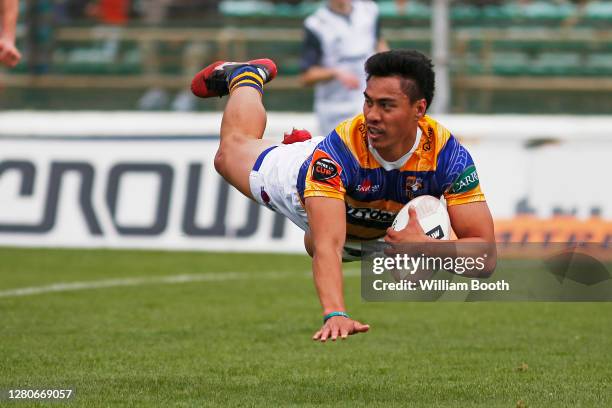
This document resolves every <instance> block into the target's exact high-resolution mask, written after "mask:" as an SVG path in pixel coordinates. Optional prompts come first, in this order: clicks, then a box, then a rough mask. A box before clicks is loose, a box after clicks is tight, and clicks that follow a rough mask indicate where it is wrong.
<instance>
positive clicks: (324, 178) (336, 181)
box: [311, 149, 342, 186]
mask: <svg viewBox="0 0 612 408" xmlns="http://www.w3.org/2000/svg"><path fill="white" fill-rule="evenodd" d="M311 171H312V173H311V177H312V181H315V182H317V183H324V184H329V185H330V186H339V185H340V184H341V181H340V174H341V173H342V167H340V165H339V164H338V163H336V162H335V161H334V160H333V159H332V158H331V157H329V156H328V155H327V153H325V152H324V151H322V150H318V149H317V150H316V151H315V152H314V154H313V156H312V170H311Z"/></svg>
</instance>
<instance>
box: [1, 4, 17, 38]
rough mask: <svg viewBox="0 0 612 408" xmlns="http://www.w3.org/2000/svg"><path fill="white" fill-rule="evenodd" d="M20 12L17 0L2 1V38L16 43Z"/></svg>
mask: <svg viewBox="0 0 612 408" xmlns="http://www.w3.org/2000/svg"><path fill="white" fill-rule="evenodd" d="M18 11H19V7H18V4H17V0H0V17H1V18H0V29H1V30H2V31H0V38H3V39H6V40H9V41H11V42H14V41H15V27H16V25H17V14H18Z"/></svg>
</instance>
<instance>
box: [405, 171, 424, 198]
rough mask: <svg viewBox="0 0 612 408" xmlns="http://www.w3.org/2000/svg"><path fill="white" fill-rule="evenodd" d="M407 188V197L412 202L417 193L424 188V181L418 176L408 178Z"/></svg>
mask: <svg viewBox="0 0 612 408" xmlns="http://www.w3.org/2000/svg"><path fill="white" fill-rule="evenodd" d="M405 186H406V187H405V190H406V195H407V196H408V199H409V200H412V199H413V198H414V195H415V193H416V192H417V191H419V190H421V189H422V188H423V179H422V178H420V177H417V176H408V177H406V184H405Z"/></svg>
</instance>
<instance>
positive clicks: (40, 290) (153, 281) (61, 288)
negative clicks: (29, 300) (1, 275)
mask: <svg viewBox="0 0 612 408" xmlns="http://www.w3.org/2000/svg"><path fill="white" fill-rule="evenodd" d="M359 274H360V271H359V270H358V269H347V270H345V271H344V276H346V277H354V276H359ZM293 276H297V277H300V278H307V277H308V278H309V277H310V276H311V272H298V273H296V274H295V275H293V273H288V272H286V271H285V272H261V273H257V272H252V273H245V272H210V273H199V274H184V275H170V276H155V277H142V278H117V279H105V280H97V281H89V282H58V283H53V284H50V285H45V286H30V287H25V288H16V289H9V290H3V291H0V298H10V297H22V296H32V295H40V294H44V293H54V292H76V291H81V290H91V289H105V288H116V287H121V286H144V285H169V284H178V283H190V282H225V281H233V280H260V279H264V280H272V279H283V278H285V279H287V278H292V277H293Z"/></svg>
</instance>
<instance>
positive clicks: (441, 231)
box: [391, 195, 450, 239]
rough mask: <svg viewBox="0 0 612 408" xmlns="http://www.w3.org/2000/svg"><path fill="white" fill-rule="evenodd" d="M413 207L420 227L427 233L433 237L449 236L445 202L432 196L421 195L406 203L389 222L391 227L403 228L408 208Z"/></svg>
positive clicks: (407, 218) (407, 217)
mask: <svg viewBox="0 0 612 408" xmlns="http://www.w3.org/2000/svg"><path fill="white" fill-rule="evenodd" d="M410 207H414V209H415V210H416V213H417V219H418V221H419V224H421V228H423V231H424V232H425V235H428V236H430V237H432V238H435V239H449V238H450V218H449V217H448V211H446V204H445V203H444V202H442V201H440V200H439V199H437V198H436V197H434V196H430V195H422V196H419V197H417V198H415V199H413V200H410V202H409V203H408V204H406V205H405V206H404V207H403V208H402V209H401V210H400V212H399V213H397V216H396V217H395V219H394V220H393V224H391V228H393V229H394V230H396V231H400V230H403V229H404V228H406V225H408V220H409V218H410V216H409V215H408V208H410Z"/></svg>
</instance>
